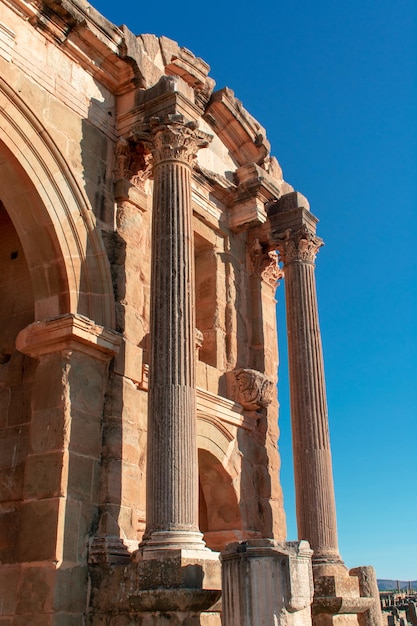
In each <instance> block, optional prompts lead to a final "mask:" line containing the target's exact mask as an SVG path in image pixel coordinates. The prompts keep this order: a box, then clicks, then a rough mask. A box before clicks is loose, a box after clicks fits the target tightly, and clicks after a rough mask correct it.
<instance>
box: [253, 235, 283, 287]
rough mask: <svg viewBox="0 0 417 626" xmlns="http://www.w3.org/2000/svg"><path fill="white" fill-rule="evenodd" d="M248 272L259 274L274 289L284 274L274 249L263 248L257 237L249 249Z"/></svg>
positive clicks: (254, 274)
mask: <svg viewBox="0 0 417 626" xmlns="http://www.w3.org/2000/svg"><path fill="white" fill-rule="evenodd" d="M249 274H250V275H251V276H260V277H261V278H262V280H263V281H265V282H266V283H267V284H268V285H270V287H272V288H273V289H275V288H276V287H277V285H278V281H279V280H280V279H281V278H282V277H283V276H284V272H283V270H282V269H281V268H280V266H279V258H278V253H277V251H276V250H265V249H264V247H263V246H262V244H261V243H260V241H259V239H255V241H254V242H253V244H252V246H251V248H250V250H249Z"/></svg>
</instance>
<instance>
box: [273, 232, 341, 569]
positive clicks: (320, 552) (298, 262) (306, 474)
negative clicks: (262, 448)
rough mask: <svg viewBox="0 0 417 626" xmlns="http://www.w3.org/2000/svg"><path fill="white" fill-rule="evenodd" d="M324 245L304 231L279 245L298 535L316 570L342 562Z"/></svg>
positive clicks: (287, 235) (292, 233) (288, 235)
mask: <svg viewBox="0 0 417 626" xmlns="http://www.w3.org/2000/svg"><path fill="white" fill-rule="evenodd" d="M321 245H322V241H321V239H319V238H318V237H316V236H315V234H312V233H310V232H308V231H306V230H305V229H301V230H299V231H295V232H294V231H287V232H286V233H285V237H283V238H282V240H281V242H280V244H279V250H280V254H281V259H282V260H283V262H284V273H285V290H286V308H287V332H288V359H289V375H290V398H291V420H292V437H293V452H294V473H295V490H296V508H297V524H298V535H299V539H307V540H308V541H309V542H310V545H311V547H312V549H313V550H314V555H313V563H317V564H318V563H321V562H331V561H336V562H339V561H340V556H339V551H338V542H337V524H336V507H335V498H334V486H333V473H332V461H331V451H330V439H329V425H328V413H327V401H326V386H325V378H324V365H323V353H322V344H321V335H320V328H319V318H318V307H317V295H316V282H315V274H314V272H315V266H314V261H315V256H316V253H317V251H318V249H319V247H320V246H321Z"/></svg>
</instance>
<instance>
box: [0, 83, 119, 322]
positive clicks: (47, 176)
mask: <svg viewBox="0 0 417 626" xmlns="http://www.w3.org/2000/svg"><path fill="white" fill-rule="evenodd" d="M0 199H1V200H2V202H3V204H4V206H5V208H6V210H7V213H8V215H9V216H10V219H11V220H12V222H13V225H14V227H15V229H16V232H17V234H18V236H19V239H20V241H21V243H22V247H23V250H24V253H25V257H26V260H27V264H28V268H29V272H30V276H31V281H32V288H33V295H34V302H35V320H43V319H47V318H50V317H54V316H56V315H60V314H64V313H79V314H82V315H85V316H87V317H88V318H90V319H92V320H94V322H96V323H98V324H101V325H102V326H105V327H107V328H114V305H113V291H112V283H111V276H110V269H109V264H108V261H107V257H106V254H105V250H104V246H103V242H102V239H101V235H100V233H99V231H98V229H97V228H96V226H95V221H94V216H93V213H92V211H91V209H90V207H89V204H88V200H87V198H86V196H85V194H84V193H83V191H82V189H81V187H80V185H79V184H78V182H77V180H76V178H75V176H74V175H73V173H72V172H71V170H70V168H69V166H68V164H67V163H66V161H65V159H64V158H63V156H62V154H61V153H60V151H59V150H58V148H57V146H56V145H55V143H54V141H53V140H52V138H51V137H50V136H49V134H48V132H47V130H46V128H45V127H44V126H43V125H42V123H41V121H40V120H39V119H38V118H37V117H36V116H35V115H34V113H33V112H32V111H31V110H30V109H29V107H28V106H27V105H26V104H25V103H24V102H23V101H22V100H21V98H20V97H19V95H18V94H17V93H16V92H14V90H13V89H12V88H11V87H10V86H9V85H8V84H7V83H6V82H5V81H4V80H3V79H0Z"/></svg>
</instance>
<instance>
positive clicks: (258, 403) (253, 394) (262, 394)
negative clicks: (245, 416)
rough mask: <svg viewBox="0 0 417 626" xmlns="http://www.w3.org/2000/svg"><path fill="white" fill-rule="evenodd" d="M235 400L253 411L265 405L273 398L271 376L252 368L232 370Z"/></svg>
mask: <svg viewBox="0 0 417 626" xmlns="http://www.w3.org/2000/svg"><path fill="white" fill-rule="evenodd" d="M234 376H235V383H236V386H235V388H236V390H235V393H236V398H235V399H236V401H237V402H239V404H241V405H242V406H243V408H245V409H248V410H251V411H254V410H256V409H259V408H265V407H267V406H268V405H269V404H270V403H271V402H272V399H273V396H274V390H275V384H274V381H273V380H272V379H271V378H268V377H267V376H265V374H262V372H258V371H257V370H252V369H243V368H240V369H237V370H235V371H234Z"/></svg>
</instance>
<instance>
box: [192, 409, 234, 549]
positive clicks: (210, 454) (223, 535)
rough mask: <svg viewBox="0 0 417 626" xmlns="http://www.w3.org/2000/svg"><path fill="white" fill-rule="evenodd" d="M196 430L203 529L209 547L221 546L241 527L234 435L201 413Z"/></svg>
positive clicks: (200, 514) (217, 547) (200, 516)
mask: <svg viewBox="0 0 417 626" xmlns="http://www.w3.org/2000/svg"><path fill="white" fill-rule="evenodd" d="M197 432H198V434H197V446H198V465H199V518H200V529H201V531H202V532H203V533H204V539H205V541H206V543H207V545H208V546H209V548H211V549H213V550H222V549H223V548H224V547H225V546H226V544H227V543H229V542H231V541H236V540H237V539H239V538H240V535H241V530H242V519H241V513H240V507H239V494H238V490H237V485H238V483H239V481H238V478H239V469H238V467H237V463H236V459H235V458H234V456H235V455H234V453H233V451H234V441H233V436H232V434H231V433H230V432H229V430H228V429H227V428H226V427H225V426H224V425H223V424H221V423H220V422H218V420H216V419H215V418H209V417H207V416H202V415H199V420H198V429H197Z"/></svg>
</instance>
